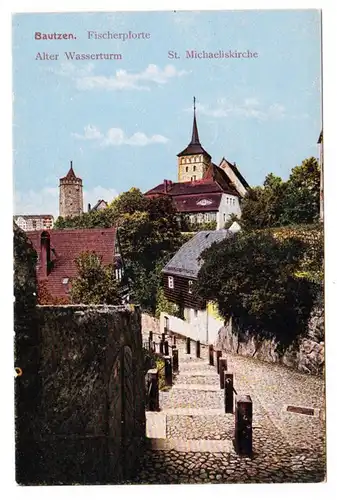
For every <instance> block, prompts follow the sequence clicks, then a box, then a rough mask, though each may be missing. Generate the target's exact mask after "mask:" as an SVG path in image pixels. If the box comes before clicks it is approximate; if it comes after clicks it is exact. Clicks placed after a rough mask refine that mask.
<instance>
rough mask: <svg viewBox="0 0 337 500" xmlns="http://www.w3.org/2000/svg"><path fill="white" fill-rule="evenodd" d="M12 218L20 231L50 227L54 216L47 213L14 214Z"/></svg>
mask: <svg viewBox="0 0 337 500" xmlns="http://www.w3.org/2000/svg"><path fill="white" fill-rule="evenodd" d="M13 220H14V222H15V224H16V225H17V226H19V228H20V229H22V231H35V230H37V231H38V230H40V229H52V227H53V225H54V217H53V216H52V215H50V214H48V215H14V217H13Z"/></svg>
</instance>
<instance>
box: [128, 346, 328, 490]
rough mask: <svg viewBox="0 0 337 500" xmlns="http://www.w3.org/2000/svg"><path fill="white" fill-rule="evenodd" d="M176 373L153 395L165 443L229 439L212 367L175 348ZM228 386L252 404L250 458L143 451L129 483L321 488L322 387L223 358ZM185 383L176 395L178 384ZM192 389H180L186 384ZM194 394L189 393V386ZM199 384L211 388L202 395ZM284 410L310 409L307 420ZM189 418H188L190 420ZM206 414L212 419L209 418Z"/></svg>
mask: <svg viewBox="0 0 337 500" xmlns="http://www.w3.org/2000/svg"><path fill="white" fill-rule="evenodd" d="M177 343H178V349H179V363H180V373H179V374H178V375H177V376H176V377H175V380H174V386H173V388H172V389H171V390H170V391H169V392H162V393H161V394H160V408H161V412H162V413H163V414H165V412H167V414H166V439H168V440H170V439H179V440H184V441H186V440H220V441H221V440H231V439H232V438H233V434H234V415H232V414H225V413H222V410H223V408H224V401H223V391H221V390H220V389H219V379H218V375H217V373H216V369H215V368H214V367H211V366H209V365H208V364H207V358H208V351H207V348H206V347H202V349H201V359H196V358H195V351H194V345H193V344H194V343H193V342H191V355H187V354H185V343H184V342H177ZM224 357H226V358H227V362H228V371H229V372H231V373H233V374H234V386H235V388H236V390H237V392H238V393H239V394H241V395H245V394H249V395H250V396H251V398H252V401H253V452H254V453H253V457H252V458H247V457H240V456H238V455H236V454H235V452H234V450H233V451H231V452H226V453H214V452H213V453H212V452H201V453H192V452H188V451H187V452H182V451H176V450H175V449H173V450H155V449H149V450H147V451H146V454H145V455H144V457H143V460H142V462H141V463H140V467H139V470H138V472H137V475H136V476H135V477H134V479H133V480H132V481H131V482H132V483H133V484H173V483H191V484H195V483H270V482H273V483H280V482H281V483H283V482H288V483H289V482H292V483H294V482H320V481H324V477H325V423H324V421H323V418H322V414H323V411H322V410H323V409H324V382H323V380H322V379H321V378H318V377H314V376H310V375H305V374H301V373H298V372H296V371H294V370H290V369H288V368H286V367H283V366H280V365H276V364H275V365H273V364H269V363H263V362H260V361H258V360H255V359H252V358H245V357H241V356H236V355H233V354H225V353H224ZM181 384H184V386H185V387H184V388H183V389H179V385H181ZM187 384H191V386H192V385H193V387H194V388H193V389H192V388H191V389H190V390H189V389H186V385H187ZM196 385H198V386H199V388H198V389H196V388H195V386H196ZM202 385H205V386H206V385H207V386H211V385H212V386H213V387H214V388H213V390H212V391H210V390H203V388H202ZM288 405H293V406H304V407H306V408H313V409H314V410H315V415H314V416H307V415H300V414H294V413H289V412H288V411H286V408H287V406H288ZM189 412H190V414H189ZM212 412H213V414H211V413H212Z"/></svg>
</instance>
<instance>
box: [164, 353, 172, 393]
mask: <svg viewBox="0 0 337 500" xmlns="http://www.w3.org/2000/svg"><path fill="white" fill-rule="evenodd" d="M164 361H165V368H164V370H165V385H167V386H171V385H172V358H171V356H164Z"/></svg>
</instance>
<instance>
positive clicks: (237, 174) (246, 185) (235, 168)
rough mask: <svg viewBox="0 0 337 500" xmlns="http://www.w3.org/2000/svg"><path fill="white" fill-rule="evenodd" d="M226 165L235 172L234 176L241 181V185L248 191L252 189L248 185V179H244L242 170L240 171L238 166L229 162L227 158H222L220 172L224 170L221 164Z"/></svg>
mask: <svg viewBox="0 0 337 500" xmlns="http://www.w3.org/2000/svg"><path fill="white" fill-rule="evenodd" d="M223 162H224V163H226V164H227V165H228V166H229V167H230V168H231V169H232V170H233V172H234V174H235V175H236V177H237V178H238V179H239V181H240V182H241V184H242V185H243V186H244V187H245V188H246V189H249V188H250V185H249V184H248V182H247V181H246V179H245V178H244V177H243V175H242V174H241V172H240V170H239V169H238V167H237V166H236V164H235V163H234V164H233V163H231V162H229V161H228V160H226V158H225V157H223V158H222V160H221V162H220V167H219V168H220V170H222V167H221V164H222V163H223Z"/></svg>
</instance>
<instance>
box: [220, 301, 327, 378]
mask: <svg viewBox="0 0 337 500" xmlns="http://www.w3.org/2000/svg"><path fill="white" fill-rule="evenodd" d="M278 347H279V346H278V344H277V342H276V341H275V339H273V338H271V339H264V340H259V339H258V338H256V337H254V336H252V335H251V334H249V333H247V332H240V331H238V329H236V328H235V326H234V325H233V324H232V322H229V323H228V324H226V325H225V326H224V327H223V328H221V329H220V330H219V332H218V338H217V342H216V344H215V348H216V349H220V350H223V351H224V352H233V353H236V354H240V355H242V356H252V357H255V358H257V359H260V360H261V361H267V362H269V363H281V364H284V365H286V366H288V367H291V368H295V369H297V370H299V371H302V372H305V373H309V374H312V375H322V374H323V373H324V312H323V309H322V308H319V307H316V308H315V309H313V311H312V314H311V317H310V321H309V324H308V330H307V335H306V336H305V337H303V338H301V339H300V340H299V341H298V344H293V345H291V346H290V347H289V348H287V349H286V350H285V351H284V352H280V349H278Z"/></svg>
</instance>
